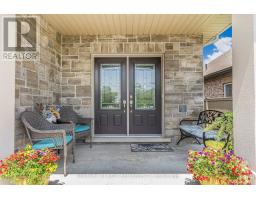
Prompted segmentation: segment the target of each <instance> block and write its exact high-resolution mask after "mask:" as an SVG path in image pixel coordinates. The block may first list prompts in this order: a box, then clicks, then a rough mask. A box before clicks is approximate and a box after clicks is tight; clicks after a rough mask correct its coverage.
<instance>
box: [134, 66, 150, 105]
mask: <svg viewBox="0 0 256 200" xmlns="http://www.w3.org/2000/svg"><path fill="white" fill-rule="evenodd" d="M135 109H136V110H154V109H155V65H154V64H136V65H135Z"/></svg>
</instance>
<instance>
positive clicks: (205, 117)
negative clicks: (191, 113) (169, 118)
mask: <svg viewBox="0 0 256 200" xmlns="http://www.w3.org/2000/svg"><path fill="white" fill-rule="evenodd" d="M223 114H224V113H222V112H220V111H217V110H205V111H202V112H200V113H199V116H198V119H188V118H187V119H183V120H181V121H180V124H179V129H180V133H181V137H180V139H179V141H178V142H177V145H178V144H179V143H180V142H181V141H182V140H184V139H186V138H194V139H195V140H196V141H197V143H198V144H201V142H200V141H199V139H201V140H203V143H204V145H205V141H206V140H215V139H216V135H217V130H212V131H207V132H204V128H205V126H206V125H207V124H211V123H212V122H213V121H214V120H215V119H216V118H217V117H221V116H222V115H223ZM205 146H206V145H205Z"/></svg>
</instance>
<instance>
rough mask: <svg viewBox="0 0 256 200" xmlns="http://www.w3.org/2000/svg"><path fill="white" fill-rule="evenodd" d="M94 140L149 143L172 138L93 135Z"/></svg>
mask: <svg viewBox="0 0 256 200" xmlns="http://www.w3.org/2000/svg"><path fill="white" fill-rule="evenodd" d="M93 142H94V143H95V142H96V143H97V142H98V143H100V142H104V143H105V142H106V143H108V142H109V143H115V142H116V143H132V142H134V143H137V142H149V143H160V142H161V143H162V142H164V143H165V142H168V143H169V142H171V138H163V137H100V136H98V137H97V136H96V137H93Z"/></svg>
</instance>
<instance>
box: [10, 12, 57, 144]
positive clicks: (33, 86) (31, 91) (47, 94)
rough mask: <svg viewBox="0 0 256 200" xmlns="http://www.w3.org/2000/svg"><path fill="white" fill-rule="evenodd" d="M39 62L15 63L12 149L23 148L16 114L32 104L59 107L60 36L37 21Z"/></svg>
mask: <svg viewBox="0 0 256 200" xmlns="http://www.w3.org/2000/svg"><path fill="white" fill-rule="evenodd" d="M38 28H40V60H39V61H33V62H31V61H30V62H25V61H22V62H20V61H16V77H15V80H16V82H15V98H16V106H15V109H16V123H15V147H16V148H20V147H22V146H23V145H24V144H25V139H26V137H25V134H24V132H25V130H24V128H23V125H22V124H21V121H20V113H21V112H23V111H24V110H33V108H34V104H35V103H43V104H60V98H61V86H60V81H61V71H60V70H61V34H60V33H58V32H57V31H55V30H54V28H53V27H52V26H51V25H49V24H48V23H47V22H46V21H45V20H44V19H43V18H42V17H40V24H38Z"/></svg>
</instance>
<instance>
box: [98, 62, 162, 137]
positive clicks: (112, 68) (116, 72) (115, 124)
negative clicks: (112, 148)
mask: <svg viewBox="0 0 256 200" xmlns="http://www.w3.org/2000/svg"><path fill="white" fill-rule="evenodd" d="M126 63H127V60H126V58H96V59H95V133H96V134H110V135H112V134H121V135H127V134H128V133H129V134H130V135H133V134H135V135H140V134H142V135H150V134H151V135H152V134H161V59H160V58H129V63H130V64H129V70H128V73H127V67H128V66H126ZM127 79H128V81H127ZM127 82H129V87H128V85H127ZM128 88H129V89H128ZM128 90H129V91H128ZM127 119H129V120H128V121H127ZM127 123H129V127H128V125H127Z"/></svg>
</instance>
